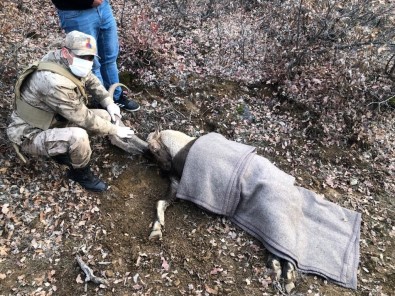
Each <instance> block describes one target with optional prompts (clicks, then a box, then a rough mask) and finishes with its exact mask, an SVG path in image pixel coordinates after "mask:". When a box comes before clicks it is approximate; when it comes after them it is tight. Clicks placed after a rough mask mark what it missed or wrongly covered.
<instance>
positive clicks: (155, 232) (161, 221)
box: [149, 178, 178, 240]
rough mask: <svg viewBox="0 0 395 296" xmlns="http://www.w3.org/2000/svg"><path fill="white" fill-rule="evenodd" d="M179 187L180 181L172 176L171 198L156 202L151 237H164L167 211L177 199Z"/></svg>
mask: <svg viewBox="0 0 395 296" xmlns="http://www.w3.org/2000/svg"><path fill="white" fill-rule="evenodd" d="M177 188H178V181H177V180H176V179H175V178H171V184H170V193H169V198H168V199H167V200H159V201H158V202H157V203H156V220H155V222H154V226H153V227H152V230H151V234H150V236H149V239H159V240H161V239H162V228H164V227H165V211H166V209H167V208H168V206H170V205H171V204H172V203H173V202H174V200H175V199H176V193H177Z"/></svg>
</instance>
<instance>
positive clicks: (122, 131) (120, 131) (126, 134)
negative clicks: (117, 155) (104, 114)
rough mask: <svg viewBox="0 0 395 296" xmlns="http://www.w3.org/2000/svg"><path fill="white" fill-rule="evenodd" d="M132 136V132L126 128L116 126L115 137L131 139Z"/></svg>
mask: <svg viewBox="0 0 395 296" xmlns="http://www.w3.org/2000/svg"><path fill="white" fill-rule="evenodd" d="M133 135H134V131H133V130H131V129H130V127H127V126H117V136H118V137H120V138H131V137H132V136H133Z"/></svg>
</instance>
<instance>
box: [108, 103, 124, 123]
mask: <svg viewBox="0 0 395 296" xmlns="http://www.w3.org/2000/svg"><path fill="white" fill-rule="evenodd" d="M107 112H108V113H109V114H110V116H111V120H112V121H113V122H115V120H116V119H117V118H116V117H115V115H117V116H118V117H119V118H122V115H121V109H119V106H118V105H115V103H111V104H110V105H108V106H107Z"/></svg>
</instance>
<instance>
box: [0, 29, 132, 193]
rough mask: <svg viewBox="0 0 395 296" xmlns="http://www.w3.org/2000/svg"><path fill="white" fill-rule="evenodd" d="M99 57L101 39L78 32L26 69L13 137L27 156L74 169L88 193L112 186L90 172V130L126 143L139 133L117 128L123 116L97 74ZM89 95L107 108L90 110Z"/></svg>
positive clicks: (19, 89) (20, 81)
mask: <svg viewBox="0 0 395 296" xmlns="http://www.w3.org/2000/svg"><path fill="white" fill-rule="evenodd" d="M96 55H97V47H96V40H95V38H93V37H92V36H90V35H87V34H84V33H81V32H78V31H72V32H70V33H68V34H67V35H66V38H65V40H64V46H63V47H62V48H61V49H59V50H55V51H51V52H49V53H48V54H47V55H45V56H44V57H43V58H42V60H41V61H40V62H36V63H33V64H32V65H30V66H29V67H28V68H26V69H25V71H24V72H23V73H22V75H21V76H20V77H19V79H18V81H17V83H16V86H15V108H14V111H13V112H12V114H11V123H10V125H9V126H8V128H7V135H8V138H9V139H10V141H11V142H13V143H14V144H16V145H18V147H19V148H20V149H21V150H22V151H23V152H24V153H27V154H30V155H42V156H47V157H52V158H54V159H55V160H56V161H58V162H60V163H62V164H66V165H68V166H69V167H70V171H69V178H70V179H72V180H74V181H76V182H78V183H79V184H81V186H83V187H84V188H86V189H88V190H92V191H104V190H106V189H107V184H106V183H104V182H103V181H101V180H100V179H99V178H98V177H96V176H94V175H93V173H92V172H91V170H90V167H89V161H90V157H91V154H92V150H91V147H90V144H89V137H88V134H87V131H89V132H93V133H97V134H101V135H109V136H110V137H120V138H131V137H133V134H134V132H133V130H131V129H130V128H129V127H125V126H118V125H116V124H112V123H111V120H113V122H115V120H116V118H117V116H118V117H119V118H121V113H120V109H119V107H118V106H117V105H116V104H114V101H113V99H112V97H110V94H109V93H108V92H107V90H106V89H105V88H104V86H103V85H102V84H101V82H100V80H99V79H98V78H96V76H94V75H93V74H92V72H91V70H92V65H93V59H94V57H95V56H96ZM87 93H89V94H91V95H92V96H93V97H94V98H95V99H97V100H99V102H100V105H101V106H102V107H103V108H104V109H88V107H87V103H88V96H87Z"/></svg>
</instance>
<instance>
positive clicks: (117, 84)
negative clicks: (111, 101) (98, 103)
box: [108, 82, 130, 98]
mask: <svg viewBox="0 0 395 296" xmlns="http://www.w3.org/2000/svg"><path fill="white" fill-rule="evenodd" d="M118 86H123V87H125V88H126V89H127V90H128V91H130V89H129V87H127V86H126V85H125V84H123V83H120V82H117V83H114V84H112V85H111V86H110V88H109V89H108V93H109V94H110V98H112V97H114V91H115V89H116V88H117V87H118Z"/></svg>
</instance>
